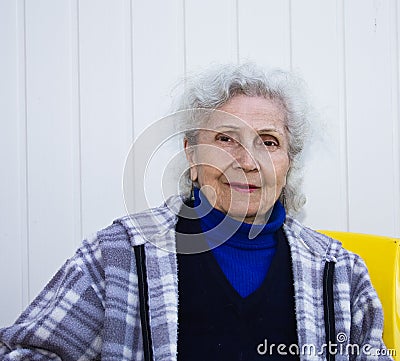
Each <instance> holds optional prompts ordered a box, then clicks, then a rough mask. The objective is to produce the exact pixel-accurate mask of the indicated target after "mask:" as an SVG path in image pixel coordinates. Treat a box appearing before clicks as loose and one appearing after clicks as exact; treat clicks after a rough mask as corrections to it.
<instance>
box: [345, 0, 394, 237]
mask: <svg viewBox="0 0 400 361" xmlns="http://www.w3.org/2000/svg"><path fill="white" fill-rule="evenodd" d="M394 5H395V1H376V0H368V1H361V0H359V1H351V2H345V15H346V16H345V29H346V74H347V89H346V92H347V97H348V99H347V102H348V108H347V109H348V113H347V117H348V146H349V148H348V149H349V152H348V164H349V202H350V204H349V205H350V208H349V216H350V218H349V221H350V230H351V231H358V232H365V233H380V234H384V235H394V233H395V223H396V222H398V219H395V206H394V202H396V201H398V200H396V199H394V197H393V195H394V194H396V191H395V189H394V178H393V164H394V161H395V159H394V157H393V149H394V144H393V135H392V132H393V129H392V125H393V117H394V116H396V115H395V114H393V106H392V101H393V97H392V93H393V91H396V89H395V88H396V86H395V85H396V84H395V83H394V82H392V77H393V75H394V74H393V73H392V69H393V67H392V66H391V65H392V63H393V59H391V56H393V54H394V53H395V52H394V51H393V50H394V49H393V48H392V47H393V44H394V41H393V37H395V36H396V35H395V34H394V33H391V32H390V29H391V28H393V25H391V22H393V17H392V16H391V14H392V13H393V12H394V11H395V7H394Z"/></svg>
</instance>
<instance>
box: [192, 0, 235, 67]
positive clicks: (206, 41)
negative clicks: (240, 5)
mask: <svg viewBox="0 0 400 361" xmlns="http://www.w3.org/2000/svg"><path fill="white" fill-rule="evenodd" d="M185 40H186V41H185V48H186V65H187V70H189V71H191V70H195V69H197V68H199V67H204V66H207V65H209V64H210V63H221V62H222V63H223V62H236V61H237V59H238V51H237V50H238V49H237V45H238V44H237V41H238V39H237V6H236V1H232V0H220V1H213V0H204V1H197V0H186V1H185Z"/></svg>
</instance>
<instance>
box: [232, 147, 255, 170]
mask: <svg viewBox="0 0 400 361" xmlns="http://www.w3.org/2000/svg"><path fill="white" fill-rule="evenodd" d="M235 160H236V162H235V164H236V167H238V168H241V169H243V170H244V171H246V172H251V171H254V170H258V169H259V166H258V163H257V161H256V159H255V157H254V155H253V154H252V152H251V151H250V150H248V149H247V148H245V147H244V146H241V147H239V149H238V151H237V154H236V157H235Z"/></svg>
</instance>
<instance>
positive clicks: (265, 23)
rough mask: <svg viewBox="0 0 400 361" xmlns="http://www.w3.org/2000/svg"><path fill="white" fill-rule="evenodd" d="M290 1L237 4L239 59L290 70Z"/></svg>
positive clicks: (243, 1)
mask: <svg viewBox="0 0 400 361" xmlns="http://www.w3.org/2000/svg"><path fill="white" fill-rule="evenodd" d="M289 10H290V4H289V0H282V1H275V0H250V1H246V0H238V19H239V22H238V37H239V57H240V60H241V61H242V62H243V61H255V62H256V63H257V64H262V65H264V66H269V67H279V68H285V69H289V68H290V52H291V49H290V46H291V39H290V36H291V34H290V11H289Z"/></svg>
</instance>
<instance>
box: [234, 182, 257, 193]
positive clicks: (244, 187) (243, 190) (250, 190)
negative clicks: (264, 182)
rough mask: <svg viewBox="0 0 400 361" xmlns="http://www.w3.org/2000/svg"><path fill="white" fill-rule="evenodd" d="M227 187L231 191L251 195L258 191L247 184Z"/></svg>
mask: <svg viewBox="0 0 400 361" xmlns="http://www.w3.org/2000/svg"><path fill="white" fill-rule="evenodd" d="M228 186H229V187H231V188H232V189H233V190H235V191H237V192H241V193H253V192H255V191H256V190H258V189H260V187H258V186H256V185H254V184H248V183H228Z"/></svg>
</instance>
